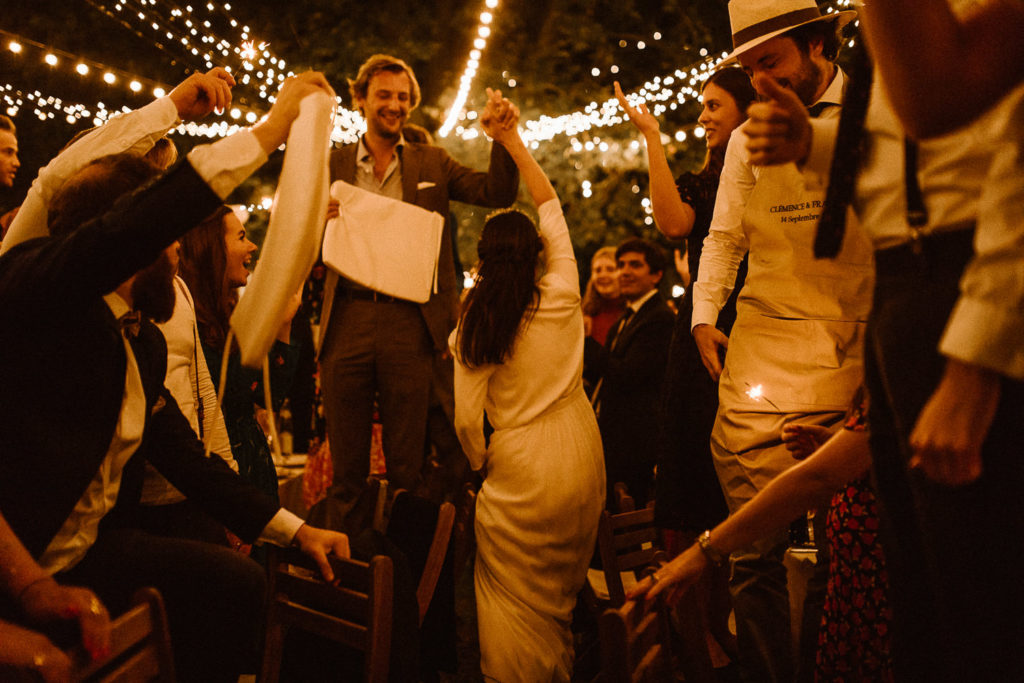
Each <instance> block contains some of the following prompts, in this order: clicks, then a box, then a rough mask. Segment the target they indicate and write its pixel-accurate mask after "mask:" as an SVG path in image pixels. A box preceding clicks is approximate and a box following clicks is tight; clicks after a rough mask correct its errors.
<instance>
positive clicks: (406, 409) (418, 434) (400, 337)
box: [320, 289, 433, 499]
mask: <svg viewBox="0 0 1024 683" xmlns="http://www.w3.org/2000/svg"><path fill="white" fill-rule="evenodd" d="M327 324H329V325H330V326H331V327H330V329H329V330H328V331H327V335H326V337H325V339H324V348H323V350H322V351H321V354H320V369H321V382H322V384H323V392H324V411H325V415H326V418H327V436H328V439H329V440H330V443H331V455H332V457H333V459H334V481H335V487H336V489H337V492H338V494H339V495H340V496H341V497H343V498H346V499H350V498H355V497H356V496H357V495H358V494H359V491H361V490H362V489H363V488H364V487H365V485H366V478H367V476H369V473H370V440H371V433H372V429H373V401H374V396H375V394H376V395H377V399H378V401H379V405H380V419H381V424H382V425H383V436H384V457H385V459H386V461H387V471H388V472H387V477H388V481H389V482H390V483H391V484H392V486H394V487H398V488H404V489H408V490H410V491H412V490H415V487H416V484H417V482H418V479H419V476H420V470H421V468H422V463H423V447H424V443H425V442H426V429H427V406H428V405H429V400H430V381H431V373H432V368H431V363H432V360H433V345H432V343H431V341H430V334H429V333H428V331H427V326H426V323H425V322H424V321H423V316H422V314H421V313H420V310H419V307H418V306H417V305H416V304H412V303H407V302H394V303H379V302H373V301H364V300H353V299H348V298H345V295H344V292H343V291H341V290H340V289H339V291H338V296H337V298H336V299H335V302H334V310H333V311H332V312H331V319H330V321H328V322H327Z"/></svg>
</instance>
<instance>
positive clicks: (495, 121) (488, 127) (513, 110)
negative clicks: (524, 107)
mask: <svg viewBox="0 0 1024 683" xmlns="http://www.w3.org/2000/svg"><path fill="white" fill-rule="evenodd" d="M518 124H519V107H517V106H516V105H514V104H512V102H511V101H510V100H508V99H507V98H505V97H502V96H501V91H500V90H492V89H491V88H487V106H485V107H484V110H483V111H482V112H481V113H480V126H481V127H482V128H483V129H484V132H485V133H487V135H488V137H490V138H491V139H492V140H494V141H495V142H498V143H501V144H505V143H511V142H513V141H514V140H515V139H516V138H518V137H519V133H518V130H517V128H516V127H517V126H518Z"/></svg>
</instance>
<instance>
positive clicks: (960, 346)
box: [939, 86, 1024, 380]
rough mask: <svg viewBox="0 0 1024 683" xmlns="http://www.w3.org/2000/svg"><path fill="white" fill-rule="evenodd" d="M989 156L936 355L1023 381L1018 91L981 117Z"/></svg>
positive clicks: (1023, 144)
mask: <svg viewBox="0 0 1024 683" xmlns="http://www.w3.org/2000/svg"><path fill="white" fill-rule="evenodd" d="M986 117H987V118H990V119H991V120H992V125H987V124H984V122H983V121H979V123H981V124H982V125H981V128H980V129H981V130H983V131H986V132H990V133H991V135H992V138H991V140H992V143H993V145H994V147H993V149H994V157H993V162H992V165H991V167H990V168H989V171H988V175H987V177H986V179H985V183H984V185H983V186H982V187H983V189H982V193H981V199H980V201H979V204H978V223H977V228H976V230H975V234H974V258H973V259H972V260H971V261H970V263H968V265H967V269H966V270H965V271H964V274H963V276H962V277H961V278H960V299H959V300H958V301H957V304H956V306H955V308H954V309H953V313H952V315H951V316H950V318H949V321H948V323H947V325H946V331H945V333H944V334H943V336H942V339H941V340H940V342H939V351H940V352H941V353H942V354H943V355H946V356H949V357H952V358H956V359H958V360H961V361H964V362H966V363H971V364H974V365H979V366H982V367H985V368H988V369H990V370H995V371H996V372H999V373H1000V374H1003V375H1007V376H1008V377H1013V378H1014V379H1017V380H1024V181H1022V178H1024V86H1021V87H1018V88H1017V90H1016V91H1015V92H1014V93H1012V94H1011V95H1010V96H1009V97H1008V98H1007V99H1006V100H1004V101H1003V103H1002V104H1001V105H999V106H998V107H997V108H996V109H995V110H993V111H992V112H990V114H988V115H986Z"/></svg>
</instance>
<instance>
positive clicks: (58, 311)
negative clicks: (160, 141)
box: [0, 161, 277, 557]
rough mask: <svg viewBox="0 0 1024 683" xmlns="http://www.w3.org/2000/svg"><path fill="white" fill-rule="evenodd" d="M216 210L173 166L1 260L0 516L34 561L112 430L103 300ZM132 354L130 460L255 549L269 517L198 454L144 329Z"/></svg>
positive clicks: (121, 383) (114, 400) (224, 470)
mask: <svg viewBox="0 0 1024 683" xmlns="http://www.w3.org/2000/svg"><path fill="white" fill-rule="evenodd" d="M185 199H187V201H183V200H185ZM220 204H221V201H220V199H219V198H218V197H217V196H216V195H215V194H214V193H213V192H212V191H211V190H210V188H209V187H208V186H207V185H206V183H205V182H203V180H202V179H201V178H200V177H199V176H198V175H197V174H196V173H195V171H194V170H193V169H192V167H191V166H190V165H189V164H188V162H187V161H183V162H182V163H180V164H179V165H178V166H176V167H174V168H173V169H172V170H170V171H168V172H167V173H166V174H165V175H164V176H163V177H161V178H159V179H157V180H156V181H155V182H154V183H152V184H151V185H149V186H148V187H146V188H143V189H141V190H140V191H138V192H136V193H134V194H132V195H130V196H128V197H124V198H122V199H121V200H119V201H118V202H117V203H116V204H115V206H114V208H113V209H112V210H111V211H110V212H108V213H107V214H105V215H104V216H102V217H101V218H99V219H96V220H93V221H91V222H89V223H86V224H85V225H83V226H82V227H80V228H79V229H77V230H76V231H74V232H72V233H71V234H70V235H66V236H62V237H45V238H39V239H35V240H30V241H27V242H25V243H23V244H20V245H18V246H17V247H15V248H13V249H11V250H10V251H9V252H7V253H6V254H4V255H3V256H2V257H0V349H2V353H0V443H2V446H0V512H2V513H3V515H4V516H5V517H6V518H7V521H8V522H9V523H10V524H11V527H12V528H13V529H14V531H15V533H17V534H18V536H19V538H20V539H21V540H22V542H23V543H24V544H25V546H26V547H27V548H28V550H29V551H30V552H31V553H32V554H33V555H34V556H36V557H38V556H39V555H40V554H41V553H42V552H43V550H45V549H46V547H47V545H49V543H50V541H51V540H52V539H53V537H54V536H55V535H56V533H57V532H58V531H59V530H60V527H61V525H62V524H63V523H64V521H65V520H66V519H67V517H68V515H69V514H70V512H71V510H72V509H73V508H74V505H75V503H76V502H77V501H78V500H79V498H81V496H82V493H83V492H84V491H85V489H86V487H87V486H88V485H89V482H90V481H91V480H92V479H93V477H94V476H95V475H96V472H97V470H98V468H99V465H100V463H101V462H102V461H103V459H104V457H105V456H106V453H107V449H108V447H109V445H110V441H111V438H112V436H113V433H114V430H115V428H116V426H117V421H118V416H119V414H120V409H121V402H122V398H123V396H124V389H125V367H126V364H127V356H126V354H125V350H124V343H123V341H122V337H121V333H120V331H119V329H118V325H117V321H116V320H115V319H114V316H113V314H112V313H111V312H110V309H109V307H108V306H107V305H106V303H105V302H104V301H103V299H102V296H103V294H105V293H107V292H111V291H113V290H114V289H115V288H116V287H117V286H118V285H119V284H120V283H121V282H123V281H125V280H127V279H128V278H129V277H131V275H132V274H134V273H135V272H137V271H138V270H140V269H142V268H144V267H145V266H147V265H149V264H150V263H152V262H153V261H154V260H155V259H156V258H157V256H158V255H159V254H160V252H161V250H163V249H164V248H165V247H167V246H168V245H169V244H171V243H172V242H173V241H174V240H175V239H177V238H178V237H179V236H180V235H182V234H184V233H185V232H186V231H188V230H189V229H190V228H191V227H193V226H195V225H196V224H198V223H199V222H200V221H201V220H202V219H203V218H205V217H206V216H207V215H209V214H210V213H211V212H212V211H213V210H214V209H216V208H217V207H218V206H219V205H220ZM132 348H133V355H134V356H135V358H136V362H137V363H138V366H139V373H140V375H141V377H142V382H143V386H144V388H145V393H146V404H147V415H148V418H147V421H146V428H145V432H144V437H143V446H142V447H141V448H140V449H139V452H140V453H141V452H143V451H144V452H145V454H146V457H147V458H148V459H149V460H150V461H151V462H152V463H153V465H154V466H155V467H156V468H157V469H158V470H159V471H160V472H161V473H162V474H163V475H164V476H165V477H167V479H168V480H169V481H170V482H171V483H172V484H174V485H175V486H176V487H178V488H179V489H180V490H181V491H182V492H183V493H185V495H187V496H188V497H189V498H192V499H194V500H196V501H197V502H198V503H199V504H200V505H202V506H203V507H205V508H206V509H207V511H208V512H209V513H210V514H211V515H212V516H214V517H215V518H217V519H219V520H220V521H222V522H223V523H224V524H225V525H227V526H228V527H230V528H231V529H232V530H233V531H235V533H237V534H238V535H239V536H241V537H243V538H245V539H247V540H250V539H253V538H255V537H256V536H258V535H259V533H260V531H261V530H262V529H263V527H264V526H265V525H266V523H267V522H268V521H269V520H270V518H271V517H272V516H273V515H274V513H275V512H276V510H277V506H276V505H275V504H274V503H273V501H272V500H270V499H269V498H268V497H266V496H264V495H263V494H261V493H259V492H258V491H256V490H255V489H254V488H253V487H251V486H249V485H248V484H245V483H244V482H242V480H241V479H240V478H239V477H238V476H237V475H236V474H234V473H233V472H232V471H231V470H230V468H228V467H227V465H225V464H224V462H223V461H222V460H221V459H220V458H209V459H207V458H206V457H204V455H203V447H202V444H201V443H200V442H199V441H198V440H197V439H196V437H195V434H194V433H193V432H192V430H191V428H190V427H189V424H188V422H187V421H186V420H185V418H184V417H183V416H182V415H181V412H180V411H179V410H178V407H177V404H175V402H174V399H173V398H171V396H170V393H169V392H168V391H167V390H166V389H165V388H164V386H163V378H164V374H165V368H166V363H167V351H166V345H165V343H164V340H163V337H162V335H161V334H160V332H159V331H158V330H157V329H156V327H155V326H153V325H151V324H148V323H147V324H144V325H143V327H142V330H141V332H140V334H139V337H138V338H137V339H135V340H134V341H133V343H132ZM140 457H141V455H139V454H137V455H136V456H133V458H132V461H130V462H129V464H128V466H126V470H125V477H126V481H128V480H130V479H131V477H132V473H133V472H134V471H135V470H136V468H138V467H139V466H140V463H139V462H137V461H138V460H139V458H140Z"/></svg>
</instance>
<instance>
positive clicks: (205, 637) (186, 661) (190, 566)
mask: <svg viewBox="0 0 1024 683" xmlns="http://www.w3.org/2000/svg"><path fill="white" fill-rule="evenodd" d="M57 578H58V580H59V581H60V582H61V583H64V584H69V585H82V586H87V587H89V588H91V589H92V590H93V591H95V592H96V594H97V595H99V597H100V599H102V600H103V602H104V604H106V606H107V608H108V609H109V610H110V612H111V614H113V615H116V614H119V613H121V612H123V611H124V610H126V609H127V608H128V607H129V606H130V605H131V598H132V595H133V594H134V593H135V591H136V590H138V589H139V588H142V587H144V586H153V587H155V588H156V589H157V590H159V591H160V594H161V595H162V596H163V598H164V604H165V605H166V607H167V621H168V624H169V626H170V630H171V644H172V647H173V649H174V659H175V662H174V665H175V670H176V673H177V677H178V680H180V681H211V682H212V681H235V680H237V679H238V676H239V674H241V673H249V672H254V671H255V670H256V666H257V663H258V662H257V658H256V653H257V649H258V645H259V637H260V635H261V634H262V627H263V617H264V599H265V593H266V578H265V577H264V573H263V568H262V567H260V566H259V565H258V564H257V563H256V562H254V561H253V560H251V559H249V558H248V557H245V556H244V555H241V554H239V553H236V552H233V551H231V550H228V549H227V548H222V547H220V546H216V545H212V544H209V543H203V542H200V541H190V540H182V539H173V538H162V537H159V536H154V535H151V534H148V533H146V532H144V531H139V530H135V529H113V530H104V529H101V531H100V534H99V538H98V539H97V541H96V543H95V544H94V545H93V546H92V548H90V549H89V552H88V553H87V554H86V556H85V557H84V558H83V559H82V561H81V562H79V563H78V564H77V565H76V566H75V567H73V568H72V569H71V570H70V571H68V572H64V573H63V574H59V575H58V577H57Z"/></svg>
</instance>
